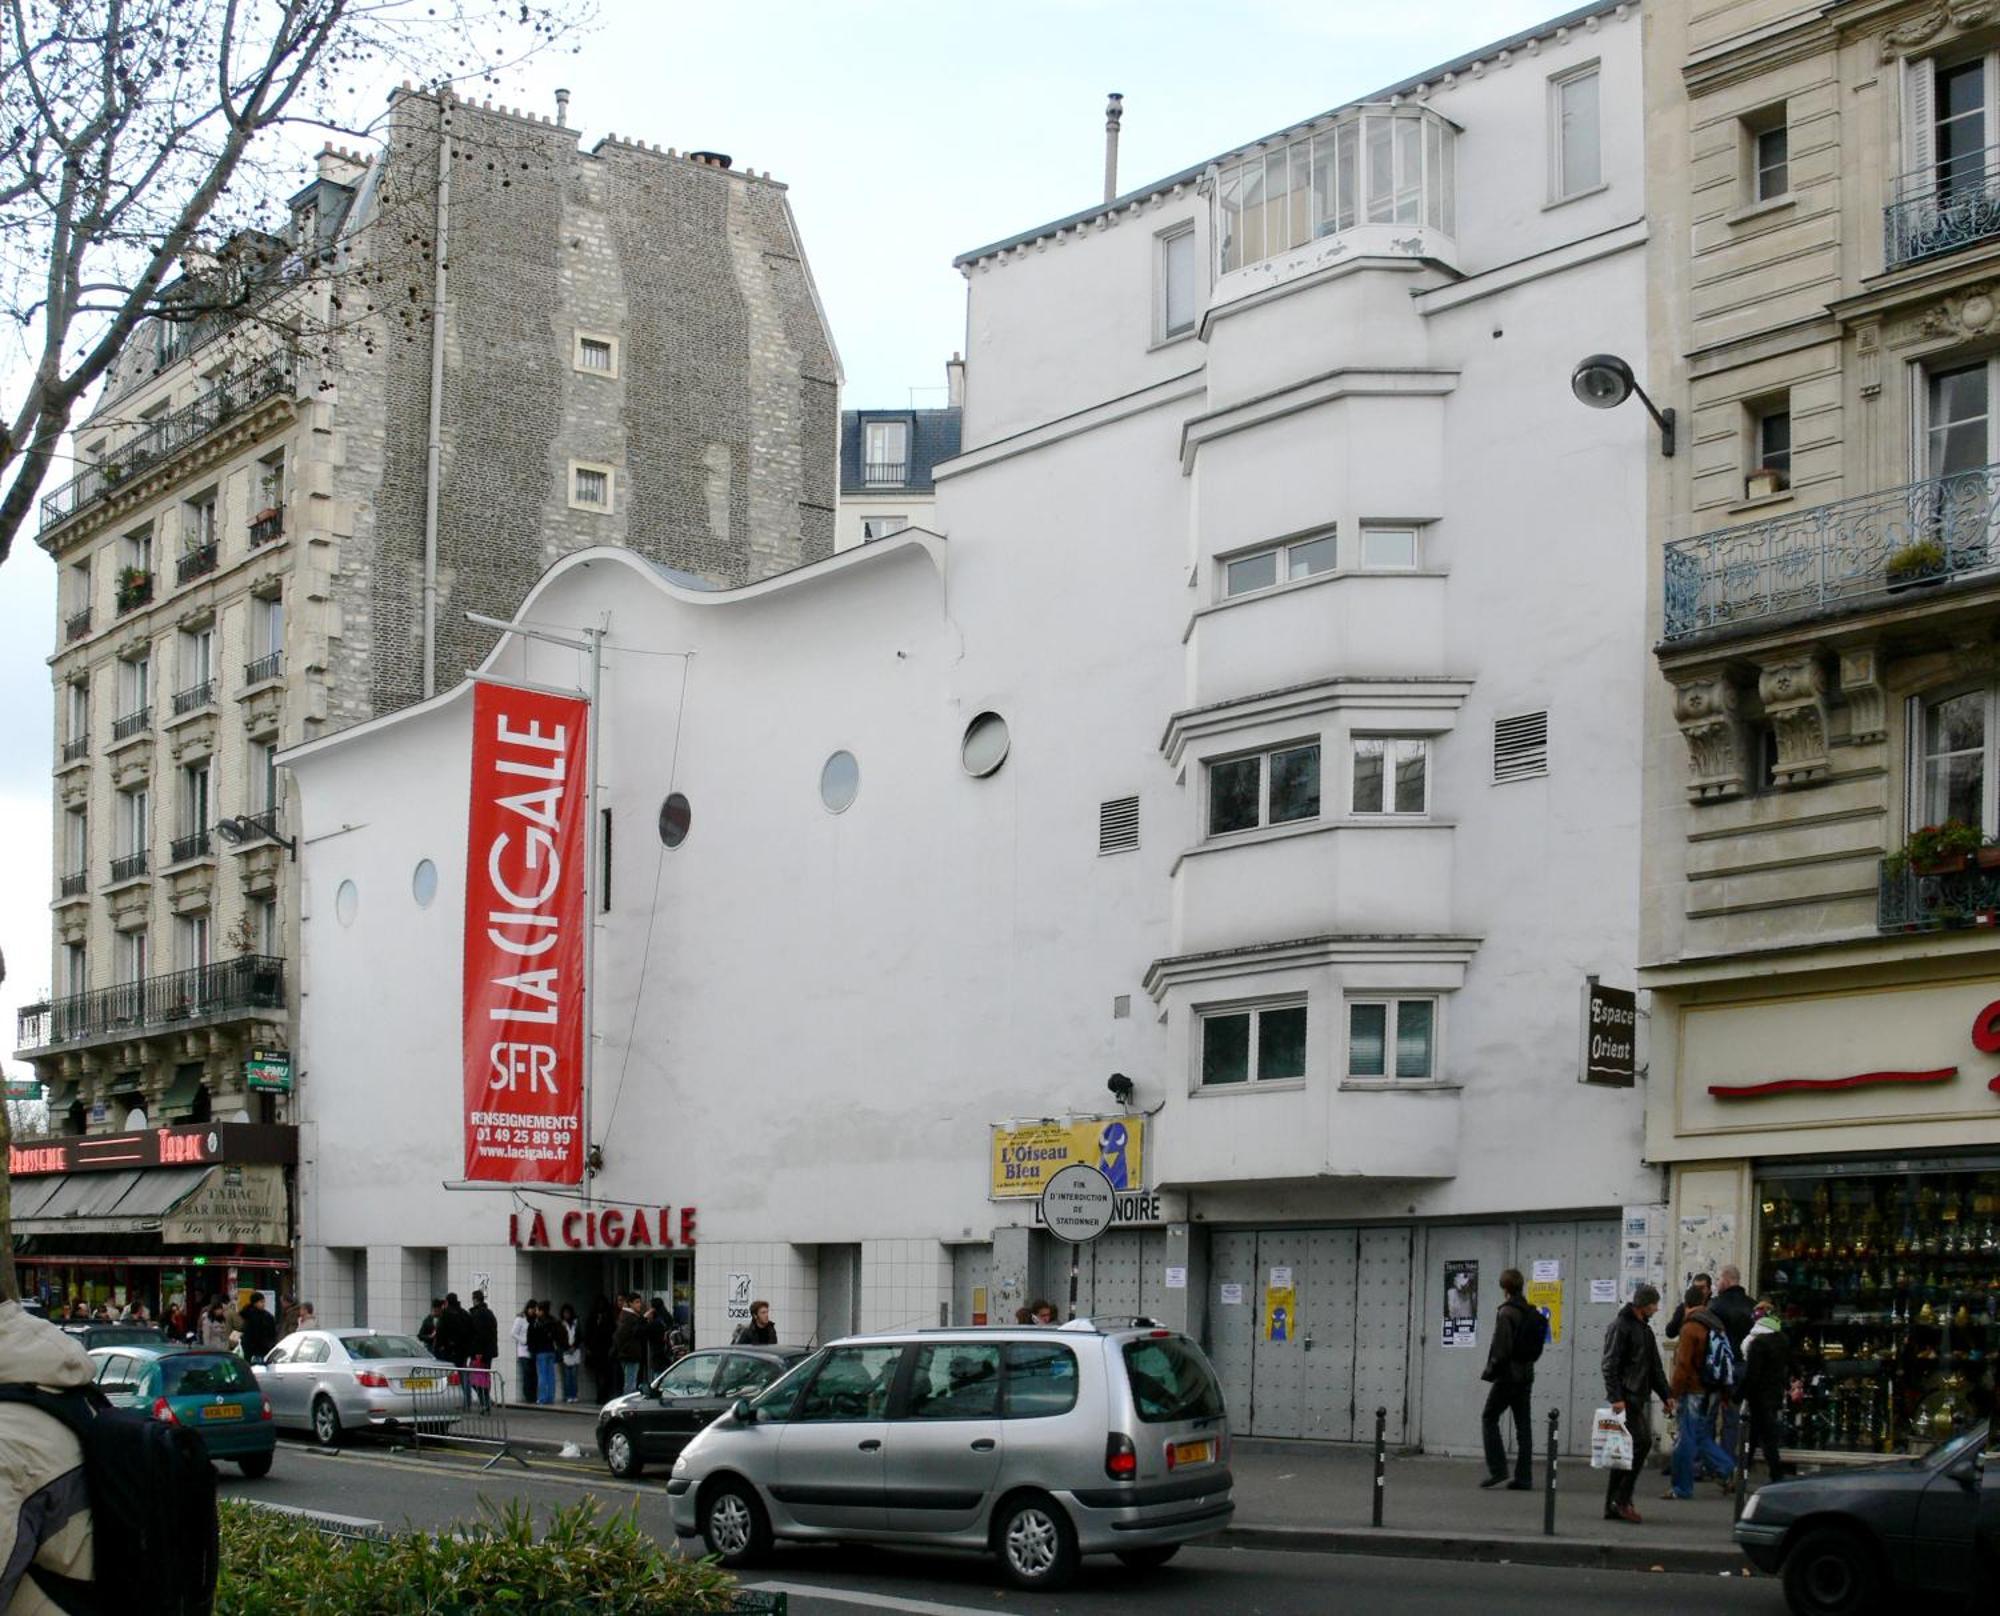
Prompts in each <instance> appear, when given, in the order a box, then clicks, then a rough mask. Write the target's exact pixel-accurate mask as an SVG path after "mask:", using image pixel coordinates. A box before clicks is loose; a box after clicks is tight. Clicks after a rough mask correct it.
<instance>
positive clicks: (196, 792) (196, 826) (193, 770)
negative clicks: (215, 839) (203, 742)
mask: <svg viewBox="0 0 2000 1616" xmlns="http://www.w3.org/2000/svg"><path fill="white" fill-rule="evenodd" d="M214 812H215V760H214V759H213V758H206V757H205V758H201V759H198V760H197V761H195V762H193V763H183V764H182V765H181V835H183V836H194V835H198V834H199V833H200V832H202V831H203V830H206V829H207V828H208V824H209V819H210V816H211V815H213V814H214Z"/></svg>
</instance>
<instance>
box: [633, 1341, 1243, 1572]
mask: <svg viewBox="0 0 2000 1616" xmlns="http://www.w3.org/2000/svg"><path fill="white" fill-rule="evenodd" d="M667 1492H668V1494H669V1495H670V1497H671V1500H672V1507H673V1512H674V1529H675V1530H676V1531H677V1532H678V1533H679V1534H680V1535H681V1536H682V1537H687V1538H694V1537H698V1538H701V1539H703V1540H704V1541H705V1543H706V1545H707V1548H708V1550H709V1552H710V1553H711V1554H714V1555H715V1556H716V1557H717V1558H719V1559H720V1560H721V1561H722V1563H723V1564H724V1565H727V1566H742V1565H747V1564H750V1563H752V1562H754V1561H756V1560H757V1559H759V1558H761V1557H762V1556H763V1555H764V1554H765V1553H766V1552H767V1551H768V1550H769V1548H770V1546H771V1543H772V1541H773V1540H774V1539H779V1538H791V1539H801V1540H803V1539H815V1540H821V1541H824V1540H828V1539H832V1540H848V1541H863V1540H865V1541H868V1542H873V1543H901V1544H908V1545H919V1546H924V1547H942V1548H964V1549H983V1550H989V1551H991V1552H993V1553H995V1554H997V1555H998V1556H999V1557H1000V1564H1001V1567H1002V1569H1003V1570H1004V1571H1005V1573H1006V1576H1007V1579H1008V1581H1010V1582H1012V1583H1014V1584H1015V1585H1016V1586H1017V1587H1021V1588H1055V1587H1060V1586H1061V1585H1062V1584H1063V1583H1064V1582H1066V1581H1068V1579H1069V1578H1070V1576H1071V1575H1072V1574H1073V1573H1074V1572H1075V1570H1076V1564H1077V1560H1078V1558H1079V1557H1080V1556H1082V1555H1085V1554H1115V1555H1117V1556H1118V1558H1119V1559H1121V1560H1123V1561H1124V1562H1125V1563H1126V1564H1127V1565H1131V1566H1157V1565H1162V1564H1164V1563H1165V1562H1166V1561H1167V1560H1169V1559H1171V1558H1172V1557H1173V1554H1174V1551H1175V1550H1176V1549H1178V1548H1179V1547H1180V1545H1181V1544H1183V1543H1186V1542H1189V1541H1191V1540H1193V1539H1195V1538H1202V1537H1207V1536H1209V1535H1211V1534H1212V1533H1215V1532H1219V1531H1221V1530H1222V1528H1223V1527H1225V1526H1227V1525H1228V1524H1229V1518H1230V1516H1231V1514H1232V1513H1233V1512H1234V1510H1235V1505H1234V1504H1233V1503H1232V1502H1231V1500H1230V1475H1229V1424H1228V1421H1227V1419H1226V1418H1225V1417H1224V1414H1223V1408H1222V1389H1221V1387H1220V1386H1218V1385H1217V1384H1216V1379H1215V1372H1214V1370H1212V1369H1211V1368H1210V1367H1209V1363H1208V1359H1207V1358H1206V1357H1204V1356H1203V1355H1202V1351H1201V1348H1200V1347H1198V1346H1196V1345H1195V1343H1194V1342H1193V1341H1191V1340H1189V1339H1188V1338H1187V1337H1186V1336H1184V1335H1182V1334H1180V1333H1179V1332H1178V1331H1174V1330H1166V1329H1162V1328H1160V1327H1159V1326H1158V1325H1156V1324H1154V1323H1153V1322H1152V1321H1151V1320H1147V1319H1135V1320H1129V1321H1122V1322H1114V1321H1110V1320H1099V1321H1092V1320H1089V1319H1077V1320H1074V1321H1072V1322H1071V1323H1069V1324H1065V1325H1062V1326H1060V1327H1050V1326H1046V1325H1044V1326H1033V1325H1022V1326H1018V1327H1012V1328H1003V1329H992V1328H960V1329H942V1330H913V1331H897V1332H892V1333H890V1334H886V1335H872V1336H850V1337H848V1338H846V1339H844V1340H841V1341H835V1342H833V1343H831V1344H830V1345H828V1346H825V1347H822V1348H821V1349H820V1350H819V1351H818V1352H816V1353H815V1354H813V1356H812V1357H810V1358H808V1359H806V1360H805V1362H803V1363H801V1364H800V1365H798V1367H797V1368H795V1369H793V1370H792V1371H791V1372H790V1373H789V1374H787V1375H786V1376H785V1377H784V1378H783V1379H782V1380H779V1381H777V1382H775V1383H774V1384H772V1385H771V1386H769V1387H768V1388H766V1389H765V1390H764V1391H763V1392H761V1393H759V1394H758V1395H757V1396H756V1397H754V1398H746V1399H743V1400H740V1401H739V1402H737V1403H736V1405H735V1406H734V1407H733V1408H732V1409H731V1410H730V1412H729V1413H727V1414H725V1415H724V1416H723V1417H722V1418H721V1419H719V1420H717V1421H716V1422H715V1423H714V1424H713V1425H710V1426H709V1427H708V1428H707V1429H706V1430H704V1431H703V1432H702V1433H701V1434H700V1435H699V1436H697V1437H695V1439H694V1440H693V1441H692V1442H690V1443H689V1444H688V1445H687V1447H686V1449H685V1450H684V1451H683V1452H682V1453H681V1456H680V1458H679V1459H677V1460H676V1461H675V1463H674V1471H673V1477H672V1479H671V1480H670V1481H669V1482H668V1483H667Z"/></svg>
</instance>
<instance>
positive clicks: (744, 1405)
mask: <svg viewBox="0 0 2000 1616" xmlns="http://www.w3.org/2000/svg"><path fill="white" fill-rule="evenodd" d="M729 1413H730V1417H731V1418H732V1419H734V1420H735V1421H736V1423H737V1424H738V1425H755V1424H756V1423H757V1411H756V1410H755V1409H754V1408H752V1407H751V1406H750V1399H749V1398H747V1397H739V1398H737V1399H736V1401H735V1402H733V1403H731V1404H730V1405H729Z"/></svg>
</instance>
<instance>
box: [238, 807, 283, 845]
mask: <svg viewBox="0 0 2000 1616" xmlns="http://www.w3.org/2000/svg"><path fill="white" fill-rule="evenodd" d="M283 816H284V810H283V809H281V808H259V809H258V810H257V811H256V812H255V813H254V814H242V815H240V816H239V818H240V819H241V821H242V825H243V836H242V842H243V845H244V846H246V847H248V846H255V845H258V844H260V843H263V842H281V841H283V840H284V839H285V828H284V817H283Z"/></svg>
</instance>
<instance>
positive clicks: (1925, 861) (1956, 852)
mask: <svg viewBox="0 0 2000 1616" xmlns="http://www.w3.org/2000/svg"><path fill="white" fill-rule="evenodd" d="M1985 842H1986V838H1985V837H1984V836H1982V835H1980V833H1979V827H1978V826H1977V825H1968V824H1967V823H1966V822H1965V821H1964V820H1962V819H1947V820H1946V821H1944V823H1943V824H1941V825H1925V826H1923V827H1921V828H1920V829H1918V830H1913V831H1911V832H1910V836H1909V840H1908V841H1906V842H1904V843H1903V846H1902V850H1901V851H1900V852H1896V853H1892V854H1890V855H1889V861H1888V862H1889V873H1890V874H1891V875H1896V876H1900V875H1901V874H1903V872H1904V871H1906V870H1907V871H1908V872H1909V873H1910V874H1912V875H1952V874H1956V873H1957V872H1958V871H1960V870H1965V869H1969V868H1970V867H1971V866H1972V864H1973V863H1974V861H1975V860H1978V861H1979V862H1980V863H1981V865H1982V867H1985V859H1984V857H1983V855H1985V854H1987V853H1991V854H1992V855H1994V858H1995V862H1996V863H2000V847H1994V848H1987V847H1986V846H1985Z"/></svg>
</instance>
